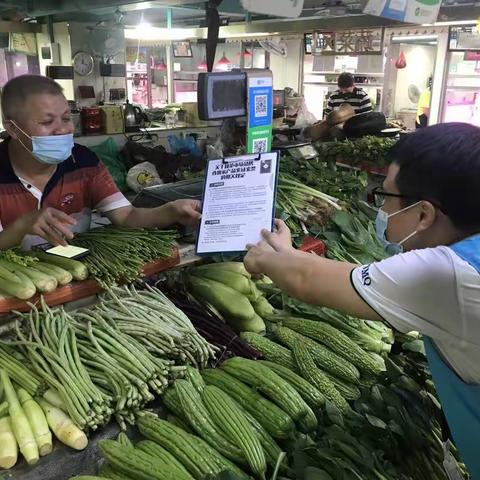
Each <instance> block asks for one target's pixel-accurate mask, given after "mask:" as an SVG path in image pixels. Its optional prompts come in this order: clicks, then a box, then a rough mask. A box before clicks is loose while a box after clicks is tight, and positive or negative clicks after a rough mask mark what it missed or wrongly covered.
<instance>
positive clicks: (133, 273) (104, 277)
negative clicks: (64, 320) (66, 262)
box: [71, 225, 176, 287]
mask: <svg viewBox="0 0 480 480" xmlns="http://www.w3.org/2000/svg"><path fill="white" fill-rule="evenodd" d="M175 238H176V232H174V231H171V230H146V229H134V228H123V227H115V226H113V225H108V226H106V227H103V228H96V229H93V230H90V231H88V232H85V233H80V234H78V235H76V236H75V238H74V239H73V240H72V241H71V243H72V244H73V245H77V246H79V247H84V248H88V249H89V250H90V255H88V256H87V257H85V258H84V259H82V262H83V263H84V264H85V265H86V266H87V267H88V270H89V272H90V274H91V276H92V277H94V278H95V279H96V280H97V281H98V282H99V283H100V284H101V285H102V286H104V287H108V286H112V285H116V284H118V283H120V282H133V281H135V280H136V279H137V278H138V276H139V274H140V271H141V268H142V267H143V266H144V265H145V263H147V262H151V261H153V260H157V259H159V258H165V257H169V256H170V255H171V254H172V245H173V242H174V240H175Z"/></svg>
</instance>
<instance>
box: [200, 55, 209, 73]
mask: <svg viewBox="0 0 480 480" xmlns="http://www.w3.org/2000/svg"><path fill="white" fill-rule="evenodd" d="M207 68H208V65H207V59H206V58H204V59H203V60H202V63H199V64H198V65H197V69H198V70H202V71H203V72H206V71H207Z"/></svg>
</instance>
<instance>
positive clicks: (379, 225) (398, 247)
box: [375, 202, 420, 255]
mask: <svg viewBox="0 0 480 480" xmlns="http://www.w3.org/2000/svg"><path fill="white" fill-rule="evenodd" d="M419 203H420V202H417V203H414V204H413V205H410V206H408V207H405V208H402V209H401V210H399V211H398V212H394V213H391V214H390V215H389V214H388V213H387V212H385V211H384V210H382V209H381V208H379V209H378V213H377V218H376V219H375V232H376V234H377V238H378V240H379V242H380V243H381V244H382V245H383V247H384V248H385V251H386V252H387V253H388V254H389V255H396V254H397V253H402V252H403V244H404V243H405V242H406V241H407V240H409V239H410V238H412V237H413V236H414V235H416V234H417V230H415V231H414V232H412V233H411V234H410V235H407V236H406V237H405V238H404V239H403V240H401V241H400V242H398V243H395V242H389V241H388V240H387V227H388V219H389V218H391V217H393V216H395V215H397V214H399V213H402V212H405V211H406V210H409V209H410V208H413V207H415V206H416V205H418V204H419Z"/></svg>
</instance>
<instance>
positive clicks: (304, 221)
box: [276, 173, 341, 234]
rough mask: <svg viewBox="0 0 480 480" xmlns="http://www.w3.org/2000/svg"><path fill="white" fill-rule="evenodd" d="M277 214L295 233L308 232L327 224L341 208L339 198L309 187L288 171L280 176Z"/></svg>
mask: <svg viewBox="0 0 480 480" xmlns="http://www.w3.org/2000/svg"><path fill="white" fill-rule="evenodd" d="M276 206H277V209H276V215H277V216H278V217H279V218H281V219H282V220H284V221H285V222H286V223H287V225H288V226H289V227H290V229H291V230H292V232H293V233H294V234H295V233H300V232H303V233H305V234H306V233H308V228H307V227H309V228H310V227H312V228H314V229H315V230H318V229H319V228H320V227H322V226H324V225H326V224H327V223H328V221H329V219H330V216H331V215H332V213H333V212H334V211H336V210H341V207H340V206H339V204H338V199H337V198H335V197H332V196H330V195H327V194H325V193H322V192H321V191H319V190H316V189H315V188H312V187H309V186H307V185H305V184H303V183H301V182H299V181H297V179H296V177H294V176H293V175H290V174H288V173H282V174H281V175H280V176H279V178H278V190H277V205H276Z"/></svg>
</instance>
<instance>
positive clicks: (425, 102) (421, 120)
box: [415, 76, 433, 128]
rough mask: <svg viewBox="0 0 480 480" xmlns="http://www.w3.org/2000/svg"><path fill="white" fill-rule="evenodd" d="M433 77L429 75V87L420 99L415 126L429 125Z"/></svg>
mask: <svg viewBox="0 0 480 480" xmlns="http://www.w3.org/2000/svg"><path fill="white" fill-rule="evenodd" d="M432 83H433V79H432V77H431V76H430V77H428V80H427V89H426V90H425V91H424V92H422V94H421V95H420V99H419V100H418V107H417V118H416V119H415V128H425V127H428V118H429V117H430V102H431V99H432Z"/></svg>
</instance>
